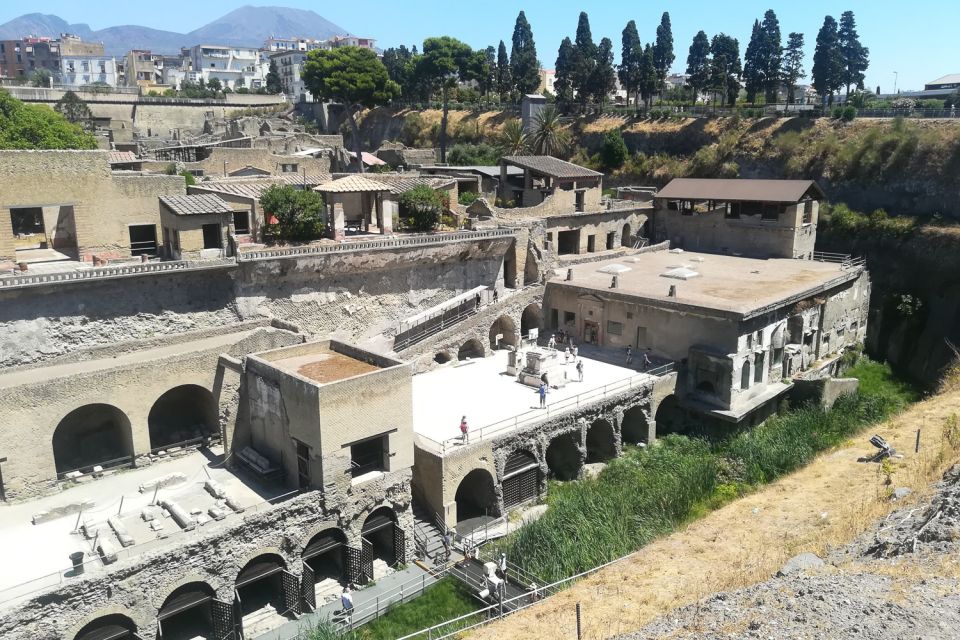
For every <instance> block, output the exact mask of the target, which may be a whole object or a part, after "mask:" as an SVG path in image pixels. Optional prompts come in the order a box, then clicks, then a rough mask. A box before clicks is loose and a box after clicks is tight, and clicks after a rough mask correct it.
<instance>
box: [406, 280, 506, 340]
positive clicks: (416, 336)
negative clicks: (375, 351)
mask: <svg viewBox="0 0 960 640" xmlns="http://www.w3.org/2000/svg"><path fill="white" fill-rule="evenodd" d="M477 295H478V296H480V304H479V305H477V304H476V303H475V301H474V300H473V299H468V300H463V301H461V302H460V303H458V304H457V305H456V306H452V307H450V308H449V309H442V310H438V311H436V312H435V313H433V314H431V315H429V316H426V317H424V318H421V319H419V320H417V321H416V322H413V323H410V324H407V325H406V326H404V323H402V322H401V323H400V324H399V325H397V329H398V330H397V333H396V336H395V337H394V340H393V350H394V351H402V350H403V349H409V348H410V347H412V346H413V345H415V344H417V343H419V342H423V341H424V340H426V339H427V338H429V337H431V336H434V335H436V334H438V333H440V332H441V331H444V330H446V329H449V328H450V327H452V326H455V325H457V324H459V323H461V322H463V321H464V320H466V319H467V318H470V317H471V316H475V315H477V314H478V313H480V311H481V310H482V309H483V308H484V307H485V306H486V305H489V304H491V303H492V302H493V292H492V291H490V290H489V289H488V290H486V291H483V292H482V295H481V293H477ZM465 305H467V308H466V309H462V310H460V311H458V312H457V313H456V314H454V315H447V314H449V313H450V312H452V311H456V310H457V309H461V307H464V306H465ZM401 329H402V331H401Z"/></svg>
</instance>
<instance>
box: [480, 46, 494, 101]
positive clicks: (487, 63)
mask: <svg viewBox="0 0 960 640" xmlns="http://www.w3.org/2000/svg"><path fill="white" fill-rule="evenodd" d="M483 70H484V75H483V79H482V80H480V81H478V84H479V85H480V93H482V94H483V95H484V96H486V95H487V94H489V93H490V92H491V91H493V90H494V89H495V88H496V86H497V50H496V49H495V48H494V47H487V48H486V49H484V50H483Z"/></svg>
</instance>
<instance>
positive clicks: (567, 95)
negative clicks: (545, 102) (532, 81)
mask: <svg viewBox="0 0 960 640" xmlns="http://www.w3.org/2000/svg"><path fill="white" fill-rule="evenodd" d="M575 58H576V53H575V52H574V50H573V42H571V41H570V38H569V37H567V38H564V39H563V41H562V42H561V43H560V50H559V51H558V52H557V63H556V65H555V66H554V73H555V75H554V80H553V89H554V91H556V92H557V105H558V106H559V108H560V109H561V110H564V111H565V110H566V109H567V108H568V107H569V105H570V104H572V103H573V73H574V61H575Z"/></svg>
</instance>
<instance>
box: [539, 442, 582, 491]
mask: <svg viewBox="0 0 960 640" xmlns="http://www.w3.org/2000/svg"><path fill="white" fill-rule="evenodd" d="M546 460H547V469H549V470H550V474H551V475H552V476H553V477H554V478H556V479H557V480H576V479H577V478H579V477H580V472H581V471H582V470H583V453H582V452H581V450H580V432H579V431H569V432H567V433H561V434H560V435H558V436H556V437H554V438H553V440H551V441H550V444H549V445H548V446H547V452H546Z"/></svg>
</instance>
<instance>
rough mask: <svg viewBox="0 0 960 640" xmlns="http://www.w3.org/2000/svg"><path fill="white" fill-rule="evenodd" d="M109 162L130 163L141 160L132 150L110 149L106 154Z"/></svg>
mask: <svg viewBox="0 0 960 640" xmlns="http://www.w3.org/2000/svg"><path fill="white" fill-rule="evenodd" d="M107 161H108V162H109V163H110V164H130V163H131V162H141V160H140V159H139V158H137V155H136V154H135V153H134V152H133V151H111V152H110V154H109V155H108V156H107Z"/></svg>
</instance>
